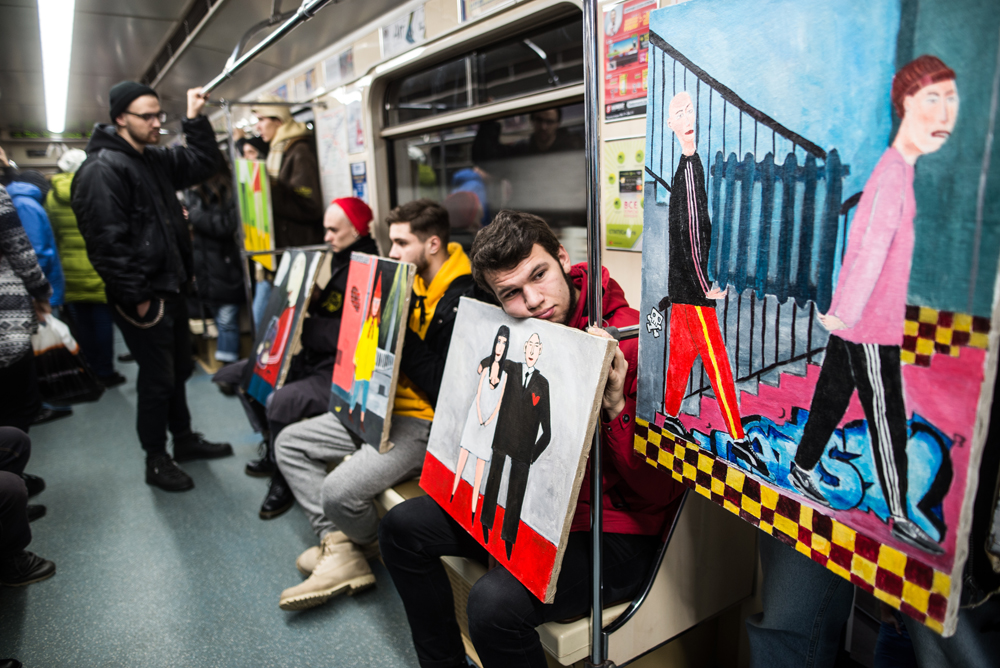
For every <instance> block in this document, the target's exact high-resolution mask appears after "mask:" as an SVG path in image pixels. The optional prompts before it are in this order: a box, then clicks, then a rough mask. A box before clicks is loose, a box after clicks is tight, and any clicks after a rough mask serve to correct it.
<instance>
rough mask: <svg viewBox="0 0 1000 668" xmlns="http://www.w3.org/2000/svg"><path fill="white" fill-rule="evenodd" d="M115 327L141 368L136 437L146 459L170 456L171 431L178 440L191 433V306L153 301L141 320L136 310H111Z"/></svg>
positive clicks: (170, 299) (172, 299)
mask: <svg viewBox="0 0 1000 668" xmlns="http://www.w3.org/2000/svg"><path fill="white" fill-rule="evenodd" d="M111 306H112V308H113V309H114V317H115V324H117V325H118V329H119V330H121V333H122V338H124V339H125V344H126V345H127V346H128V349H129V352H130V353H132V356H133V357H135V361H136V363H137V364H138V365H139V378H138V380H137V381H136V384H135V388H136V393H137V394H138V400H137V405H136V431H137V432H139V442H140V443H141V444H142V449H143V450H145V451H146V456H147V457H152V456H154V455H159V454H163V453H165V452H166V451H167V429H169V430H170V433H171V434H173V435H174V437H175V438H176V437H178V436H182V435H185V434H187V433H189V432H190V431H191V413H190V412H189V411H188V405H187V395H186V393H185V389H184V385H185V383H187V379H188V378H190V377H191V372H192V371H193V370H194V359H193V358H192V355H191V332H190V330H189V329H188V316H187V304H186V302H185V300H184V299H183V298H182V297H181V296H180V295H166V296H162V297H159V298H156V299H153V300H152V301H151V303H150V305H149V311H148V312H147V313H146V315H145V316H144V317H141V318H140V317H139V314H138V313H137V312H136V310H135V307H134V306H125V305H121V304H112V305H111Z"/></svg>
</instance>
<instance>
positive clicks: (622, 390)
mask: <svg viewBox="0 0 1000 668" xmlns="http://www.w3.org/2000/svg"><path fill="white" fill-rule="evenodd" d="M470 255H471V260H472V275H473V277H474V278H475V279H476V282H477V283H479V285H480V286H481V287H482V288H484V289H486V290H488V291H490V292H492V293H493V294H494V295H495V296H496V298H497V300H498V301H499V302H500V305H501V306H502V307H503V309H504V311H505V312H506V313H507V314H508V315H510V316H513V317H515V318H539V319H542V320H550V321H552V322H557V323H560V324H564V325H568V326H570V327H576V328H577V329H583V330H587V329H588V313H587V289H588V278H587V265H586V264H578V265H575V266H571V265H570V262H569V255H568V253H567V252H566V249H565V248H563V246H562V245H561V244H560V243H559V240H558V239H557V238H556V236H555V234H553V233H552V230H551V229H550V228H549V226H548V225H547V224H546V223H545V221H544V220H542V219H541V218H539V217H537V216H533V215H531V214H527V213H519V212H515V211H501V212H500V213H498V214H497V216H496V218H495V219H494V220H493V222H492V223H491V224H490V225H488V226H487V227H485V228H483V230H481V231H480V232H479V234H478V236H477V237H476V241H475V243H474V244H473V246H472V252H471V253H470ZM602 274H603V275H602V284H603V286H604V300H603V317H602V321H603V323H604V325H606V326H608V325H611V326H615V327H623V326H627V325H634V324H637V323H638V322H639V313H638V311H636V310H635V309H632V308H629V305H628V302H627V301H626V300H625V294H624V292H623V291H622V289H621V287H620V286H619V285H618V283H616V282H615V281H614V280H613V279H612V278H611V277H610V276H609V274H608V272H607V270H606V269H602ZM590 331H591V333H593V334H595V335H598V336H607V334H606V333H605V332H603V330H597V329H594V330H590ZM637 357H638V344H637V342H636V340H635V339H632V340H627V341H623V342H621V344H620V345H619V348H618V350H617V351H616V352H615V359H614V362H613V363H612V366H611V369H610V371H609V372H608V379H607V383H606V384H605V387H604V396H603V398H602V403H601V422H600V424H599V429H600V432H601V447H602V454H603V461H604V475H603V477H604V481H603V490H604V491H603V494H602V499H601V506H602V508H603V512H604V562H603V563H604V588H605V600H608V601H617V600H625V599H629V598H633V597H634V596H635V595H636V594H637V593H638V590H639V587H640V586H641V584H642V580H643V578H644V576H645V575H646V573H648V572H649V568H650V566H651V564H652V562H653V559H654V557H655V555H656V551H657V549H658V547H659V546H660V535H661V533H662V531H663V529H664V526H665V524H666V522H667V521H668V519H669V518H670V517H672V513H673V511H674V509H675V508H676V506H672V505H671V504H673V503H674V502H675V501H676V500H677V499H678V498H679V497H680V495H681V492H682V491H683V486H681V485H679V484H677V483H675V482H674V481H673V480H670V479H669V478H664V477H663V476H662V475H660V474H658V473H657V472H656V471H654V470H653V469H651V468H649V467H648V466H647V465H646V464H645V463H644V462H643V461H641V460H640V459H639V458H637V457H635V456H634V455H633V454H632V442H633V434H634V432H635V396H636V369H637ZM589 471H590V469H589V467H588V469H587V475H585V476H584V479H583V482H582V486H581V488H580V496H579V500H578V502H577V508H576V513H575V515H574V517H573V523H572V526H571V528H570V537H569V543H568V545H567V547H566V552H565V556H564V557H563V562H562V570H561V571H560V573H559V581H558V584H557V587H556V597H555V601H554V602H553V603H551V604H547V605H546V604H544V603H542V602H541V601H540V600H538V599H537V598H535V596H534V595H533V594H531V593H530V592H529V591H528V590H527V589H526V588H525V587H524V585H522V584H521V583H520V582H518V581H517V580H516V579H515V578H514V576H513V575H511V574H510V573H509V572H508V571H507V570H506V569H504V568H502V567H497V568H494V569H492V570H490V571H489V572H488V573H487V574H486V575H485V576H483V577H482V578H481V579H480V580H479V581H478V582H477V583H476V584H475V586H473V588H472V591H471V593H470V594H469V604H468V609H467V612H468V616H469V633H470V635H471V636H472V643H473V645H475V647H476V651H477V652H478V654H479V658H480V659H481V660H482V663H483V666H485V667H486V668H489V667H491V666H502V667H503V668H510V667H512V666H537V667H539V668H541V667H544V666H545V665H546V661H545V653H544V650H543V649H542V645H541V642H540V640H539V638H538V634H537V633H536V632H535V627H536V626H538V625H539V624H543V623H545V622H550V621H555V620H560V619H567V618H569V617H574V616H578V615H581V614H586V613H587V612H588V611H589V608H590V580H591V570H590V569H591V567H590V564H591V559H590V534H589V532H590V501H591V499H590V472H589ZM379 546H380V548H381V550H382V558H383V561H384V562H385V565H386V567H387V568H388V569H389V573H390V574H391V575H392V579H393V581H394V582H395V584H396V589H397V590H398V591H399V594H400V596H401V597H402V599H403V605H404V607H405V608H406V616H407V618H408V619H409V622H410V630H411V632H412V634H413V643H414V645H415V646H416V650H417V657H418V658H419V660H420V665H421V666H424V667H425V668H429V667H430V666H434V667H435V668H450V667H451V666H465V665H466V663H465V649H464V647H463V645H462V639H461V635H460V631H459V627H458V622H457V621H456V619H455V607H454V603H453V600H452V593H451V585H450V583H449V581H448V577H447V575H446V573H445V571H444V566H443V565H442V563H441V560H440V558H439V557H442V556H445V555H452V556H461V557H466V558H470V559H476V560H478V561H481V562H483V563H486V562H487V560H488V555H487V553H486V550H485V549H484V548H483V547H482V546H480V545H479V544H478V543H477V542H476V541H475V539H473V537H472V536H470V535H469V534H468V533H466V531H465V529H463V528H462V527H461V526H459V524H458V523H457V522H455V521H454V520H452V519H451V517H449V516H448V514H447V512H445V511H444V510H443V509H442V508H441V507H440V506H438V505H437V504H436V503H435V502H434V501H433V499H431V498H430V497H428V496H425V497H418V498H415V499H411V500H409V501H407V502H405V503H402V504H400V505H398V506H396V507H395V508H393V509H392V510H391V511H390V512H389V513H388V514H387V515H386V516H385V517H384V518H383V520H382V523H381V525H380V527H379Z"/></svg>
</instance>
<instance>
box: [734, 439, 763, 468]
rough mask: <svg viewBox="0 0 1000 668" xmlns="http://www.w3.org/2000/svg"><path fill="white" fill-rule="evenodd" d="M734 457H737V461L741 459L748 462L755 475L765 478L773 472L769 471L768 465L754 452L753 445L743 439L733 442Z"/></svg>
mask: <svg viewBox="0 0 1000 668" xmlns="http://www.w3.org/2000/svg"><path fill="white" fill-rule="evenodd" d="M733 456H734V457H736V459H737V461H738V460H740V459H743V460H746V463H747V466H749V467H750V469H751V470H752V471H753V472H754V473H757V474H758V475H761V476H763V477H765V478H766V477H768V476H769V475H771V472H770V471H769V470H768V469H767V464H765V463H764V460H763V459H761V458H760V455H758V454H757V453H756V452H755V451H754V449H753V444H751V443H750V441H749V440H748V439H745V438H741V439H738V440H735V441H733Z"/></svg>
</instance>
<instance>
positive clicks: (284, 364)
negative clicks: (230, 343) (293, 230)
mask: <svg viewBox="0 0 1000 668" xmlns="http://www.w3.org/2000/svg"><path fill="white" fill-rule="evenodd" d="M298 252H300V253H305V254H306V257H308V256H309V254H310V253H316V256H314V257H313V258H312V261H311V262H310V263H309V274H308V279H309V280H308V281H305V282H304V283H303V286H305V285H306V284H308V286H309V287H308V289H307V290H305V294H304V297H303V300H302V306H303V308H302V310H301V311H300V312H299V313H296V314H295V327H294V328H293V329H292V333H291V339H292V340H291V341H289V342H288V343H287V344H286V348H285V350H286V351H287V352H286V353H285V359H283V360H281V369H279V370H278V379H277V381H276V382H275V383H274V391H275V392H277V391H278V390H279V389H281V388H282V387H284V386H285V379H286V378H287V377H288V371H289V370H290V369H291V368H292V358H293V357H295V355H296V354H297V353H298V350H297V347H298V346H299V344H300V343H301V341H302V323H303V321H305V319H306V311H308V310H309V309H308V308H307V306H308V303H309V295H310V294H312V289H313V286H314V285H315V283H316V274H318V273H319V266H320V264H322V263H323V262H324V261H325V260H326V256H327V255H328V254H329V253H330V251H329V250H325V251H302V250H300V251H298Z"/></svg>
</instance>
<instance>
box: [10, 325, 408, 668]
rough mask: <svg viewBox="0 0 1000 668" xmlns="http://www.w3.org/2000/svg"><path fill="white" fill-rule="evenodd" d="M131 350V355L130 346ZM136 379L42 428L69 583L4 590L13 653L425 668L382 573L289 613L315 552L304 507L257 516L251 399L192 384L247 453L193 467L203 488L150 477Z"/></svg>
mask: <svg viewBox="0 0 1000 668" xmlns="http://www.w3.org/2000/svg"><path fill="white" fill-rule="evenodd" d="M117 349H118V352H123V351H124V346H122V345H121V343H120V339H119V345H118V346H117ZM117 366H118V370H119V371H120V372H122V373H123V374H125V375H126V376H127V377H128V379H129V382H128V383H126V384H125V385H122V386H119V387H117V388H114V389H112V390H110V391H108V392H106V393H105V395H104V397H102V398H101V400H100V401H98V402H96V403H92V404H80V405H77V406H76V407H75V409H74V411H75V414H74V415H73V416H72V417H69V418H65V419H61V420H58V421H55V422H52V423H49V424H45V425H40V426H37V427H35V428H33V429H32V430H31V434H30V435H31V438H32V448H33V451H32V456H31V461H30V462H29V464H28V469H27V471H28V472H29V473H34V474H36V475H40V476H42V477H44V478H45V481H46V483H47V484H48V488H47V489H46V490H45V491H44V492H43V493H42V494H41V495H39V496H38V497H35V498H34V499H32V502H33V503H42V504H44V505H46V506H47V507H48V515H47V516H46V517H44V518H42V519H40V520H38V521H37V522H35V523H33V524H32V531H33V534H34V539H33V541H32V544H31V545H30V546H29V548H28V549H29V550H31V551H33V552H36V553H38V554H40V555H41V556H44V557H46V558H48V559H52V560H53V561H55V562H56V566H57V572H56V576H55V577H54V578H52V579H50V580H47V581H45V582H41V583H38V584H33V585H30V586H28V587H21V588H16V589H15V588H7V587H0V658H4V657H10V656H13V657H17V658H18V659H20V660H21V661H22V662H23V663H24V665H25V666H26V667H27V668H56V667H63V666H74V667H76V666H81V667H88V668H89V667H96V666H129V667H131V666H136V667H142V668H156V667H159V666H213V667H216V666H218V667H223V666H241V667H250V666H254V667H256V666H261V667H270V666H296V667H297V666H302V667H306V666H380V667H381V666H385V667H389V668H392V667H395V666H416V665H417V661H416V655H415V654H414V651H413V647H412V644H411V641H410V634H409V627H408V626H407V623H406V617H405V615H404V613H403V606H402V604H401V603H400V601H399V597H398V596H397V595H396V591H395V588H394V587H393V585H392V581H391V580H390V579H389V575H388V573H387V572H386V570H385V568H384V567H383V566H382V565H381V563H379V562H377V561H375V562H372V568H373V570H374V572H375V576H376V578H377V579H378V584H377V586H376V587H375V588H374V589H370V590H368V591H366V592H363V593H361V594H359V595H358V596H356V597H346V596H344V597H340V598H337V599H334V600H333V601H331V602H329V603H327V604H326V605H324V606H321V607H318V608H314V609H312V610H306V611H301V612H291V613H290V612H284V611H282V610H280V609H279V608H278V596H279V594H280V593H281V590H282V589H284V588H286V587H290V586H293V585H295V584H298V583H299V582H301V581H302V577H301V576H300V575H299V573H298V571H297V570H296V569H295V558H296V556H298V554H299V553H300V552H302V550H304V549H305V548H307V547H309V546H310V545H313V544H315V543H316V538H315V536H314V535H313V533H312V531H311V529H310V527H309V524H308V522H307V521H306V519H305V516H304V515H303V514H302V512H301V510H300V509H299V508H298V507H297V506H296V507H294V508H293V509H292V510H291V511H289V512H288V513H286V514H285V515H283V516H281V517H279V518H277V519H274V520H270V521H266V522H265V521H262V520H260V519H258V517H257V510H258V508H259V507H260V503H261V501H262V500H263V497H264V494H265V492H266V481H264V480H261V479H257V478H250V477H247V476H246V475H245V474H244V473H243V465H244V464H245V463H246V462H247V461H248V460H250V459H252V458H254V457H255V456H256V452H257V443H258V440H259V438H258V437H256V435H255V434H253V433H252V432H251V431H250V428H249V426H248V425H247V420H246V417H245V416H244V413H243V410H242V409H241V407H240V405H239V402H238V400H237V399H236V398H233V397H225V396H223V395H222V394H220V393H219V391H218V390H217V389H216V387H215V385H213V384H212V383H211V382H210V380H209V377H208V376H207V375H206V374H204V373H203V372H202V371H201V370H200V369H198V370H197V371H196V372H195V376H194V377H193V378H192V379H191V380H190V381H188V385H187V391H188V403H189V405H190V407H191V412H192V415H193V418H194V419H193V422H194V428H195V429H196V430H198V431H201V432H203V433H204V434H205V435H206V437H207V438H209V440H223V441H228V442H230V443H232V445H233V449H234V450H235V453H236V454H235V456H234V457H229V458H226V459H220V460H215V461H212V462H191V463H187V464H184V468H185V470H186V471H187V472H188V473H189V474H190V475H191V476H192V477H193V478H194V481H195V488H194V489H193V490H192V491H189V492H183V493H179V494H170V493H167V492H163V491H161V490H159V489H155V488H152V487H150V486H148V485H146V483H145V482H144V468H143V466H144V464H143V462H144V459H143V453H142V450H141V449H140V447H139V444H138V440H137V438H136V433H135V401H136V394H135V377H136V372H137V368H136V365H135V364H121V363H119V364H118V365H117Z"/></svg>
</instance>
